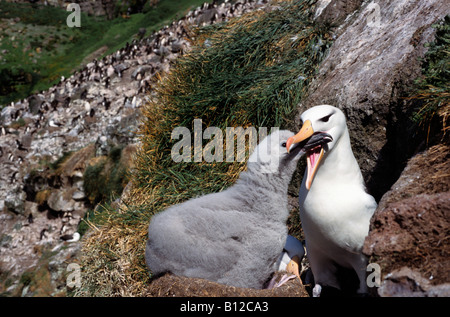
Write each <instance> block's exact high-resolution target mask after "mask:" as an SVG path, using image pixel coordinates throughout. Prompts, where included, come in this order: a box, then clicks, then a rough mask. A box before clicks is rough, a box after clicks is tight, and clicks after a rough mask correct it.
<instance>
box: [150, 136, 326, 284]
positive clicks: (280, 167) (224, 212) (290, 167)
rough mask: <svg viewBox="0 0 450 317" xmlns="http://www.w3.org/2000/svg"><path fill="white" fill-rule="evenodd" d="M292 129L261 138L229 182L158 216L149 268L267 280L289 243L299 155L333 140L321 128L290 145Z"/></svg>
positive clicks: (229, 279) (238, 280) (225, 280)
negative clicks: (291, 192)
mask: <svg viewBox="0 0 450 317" xmlns="http://www.w3.org/2000/svg"><path fill="white" fill-rule="evenodd" d="M293 135H294V133H292V132H290V131H284V130H283V131H276V132H273V133H271V134H270V135H269V136H268V137H266V138H265V139H264V140H263V141H261V143H260V144H259V145H258V146H257V147H256V148H255V150H254V152H253V153H252V155H251V156H250V157H249V162H248V163H247V170H246V171H244V172H242V173H241V174H240V176H239V179H238V180H237V181H236V183H235V184H234V185H233V186H231V187H229V188H228V189H226V190H224V191H222V192H219V193H212V194H209V195H205V196H201V197H198V198H194V199H191V200H188V201H186V202H184V203H181V204H178V205H174V206H171V207H169V208H168V209H166V210H164V211H162V212H161V213H159V214H157V215H155V216H153V217H152V219H151V221H150V225H149V228H148V241H147V246H146V250H145V260H146V263H147V265H148V267H149V269H150V270H151V271H152V272H153V273H154V274H156V275H158V274H161V273H164V272H167V271H169V272H172V273H173V274H175V275H182V276H187V277H197V278H204V279H208V280H211V281H215V282H219V283H222V284H227V285H232V286H238V287H251V288H262V287H263V286H264V285H265V283H266V282H268V280H269V279H270V277H271V275H272V273H273V272H275V270H276V264H277V260H278V258H279V256H280V254H281V253H282V250H283V247H284V246H285V243H286V238H287V228H286V221H287V218H288V215H289V211H288V208H287V190H288V185H289V182H290V180H291V177H292V174H293V172H294V171H295V169H296V165H297V162H298V160H299V158H300V157H301V156H302V155H303V154H304V153H305V151H306V149H309V148H312V147H315V146H318V145H320V144H322V142H328V141H330V140H331V139H330V138H329V136H328V135H326V134H321V135H317V136H314V137H313V138H311V139H309V140H308V141H307V142H302V143H301V144H298V145H296V146H294V147H293V148H291V149H290V153H288V152H287V149H286V141H287V139H288V138H289V137H291V136H293ZM305 143H306V144H305Z"/></svg>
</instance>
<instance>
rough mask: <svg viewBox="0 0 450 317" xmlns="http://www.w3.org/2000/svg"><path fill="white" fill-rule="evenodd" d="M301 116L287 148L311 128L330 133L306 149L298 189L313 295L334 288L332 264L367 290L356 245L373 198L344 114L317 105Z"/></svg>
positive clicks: (335, 278) (360, 241)
mask: <svg viewBox="0 0 450 317" xmlns="http://www.w3.org/2000/svg"><path fill="white" fill-rule="evenodd" d="M301 120H302V122H303V126H302V128H301V129H300V131H299V132H298V133H297V134H296V135H295V136H293V137H291V138H289V139H288V141H287V148H288V149H290V147H291V146H293V145H294V144H295V143H297V142H304V141H305V140H307V139H308V138H310V137H311V136H313V135H315V134H316V133H323V132H326V133H328V134H329V135H331V137H332V138H333V140H332V141H331V142H329V143H326V144H323V145H319V146H317V147H315V148H313V149H311V150H309V151H308V152H307V153H306V156H307V169H306V171H305V175H304V177H303V181H302V184H301V187H300V193H299V207H300V219H301V221H302V227H303V231H304V234H305V240H306V253H307V257H308V260H309V262H310V265H311V270H312V273H313V276H314V280H315V286H314V289H313V296H320V293H321V290H322V286H331V287H335V288H337V289H340V286H341V285H340V283H339V281H338V276H337V274H336V270H337V268H338V267H344V268H350V269H353V270H354V271H355V272H356V274H357V276H358V279H359V289H358V291H357V292H358V293H367V285H366V280H365V273H366V265H367V259H366V257H365V256H364V255H363V254H362V252H361V250H362V247H363V244H364V239H365V237H366V236H367V234H368V231H369V223H370V218H371V217H372V214H373V213H374V211H375V209H376V207H377V204H376V202H375V199H374V198H373V197H372V196H371V195H369V194H368V193H367V192H366V190H365V186H364V180H363V177H362V174H361V170H360V169H359V166H358V163H357V161H356V159H355V157H354V155H353V152H352V149H351V145H350V137H349V133H348V129H347V124H346V120H345V115H344V114H343V112H342V111H341V110H339V109H338V108H336V107H333V106H330V105H320V106H315V107H313V108H310V109H308V110H307V111H305V112H304V113H303V114H302V115H301Z"/></svg>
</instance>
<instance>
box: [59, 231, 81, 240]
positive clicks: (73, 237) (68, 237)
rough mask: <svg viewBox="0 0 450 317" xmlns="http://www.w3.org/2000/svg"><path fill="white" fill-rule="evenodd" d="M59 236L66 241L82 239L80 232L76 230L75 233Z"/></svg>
mask: <svg viewBox="0 0 450 317" xmlns="http://www.w3.org/2000/svg"><path fill="white" fill-rule="evenodd" d="M59 238H60V239H61V240H63V241H66V242H77V241H78V240H80V234H79V233H78V232H75V233H74V234H65V235H63V236H61V237H59Z"/></svg>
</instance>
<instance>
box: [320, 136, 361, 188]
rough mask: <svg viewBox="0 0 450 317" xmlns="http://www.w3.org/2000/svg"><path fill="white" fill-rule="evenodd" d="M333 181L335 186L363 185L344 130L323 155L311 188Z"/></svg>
mask: <svg viewBox="0 0 450 317" xmlns="http://www.w3.org/2000/svg"><path fill="white" fill-rule="evenodd" d="M333 179H336V180H337V181H336V184H338V183H340V184H343V183H344V184H359V185H363V184H364V180H363V177H362V174H361V170H360V169H359V165H358V162H357V161H356V159H355V156H354V155H353V151H352V147H351V144H350V137H349V134H348V129H345V131H344V132H343V134H342V136H341V137H340V138H339V139H338V140H337V143H336V144H335V145H334V147H333V148H332V149H331V150H330V151H329V152H327V153H325V155H324V157H323V159H322V161H321V162H320V165H319V167H318V169H317V173H316V175H315V176H314V179H313V182H312V185H311V188H313V187H315V186H314V185H316V186H318V187H320V185H319V184H320V183H322V182H327V183H330V182H332V181H333Z"/></svg>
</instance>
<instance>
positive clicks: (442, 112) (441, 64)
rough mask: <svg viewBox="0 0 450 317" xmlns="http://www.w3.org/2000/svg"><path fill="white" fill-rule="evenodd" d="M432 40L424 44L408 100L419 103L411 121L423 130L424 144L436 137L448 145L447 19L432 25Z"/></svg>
mask: <svg viewBox="0 0 450 317" xmlns="http://www.w3.org/2000/svg"><path fill="white" fill-rule="evenodd" d="M433 28H435V29H436V37H435V40H434V41H433V42H431V43H429V44H428V47H429V49H428V51H427V53H426V54H425V58H424V60H423V64H422V76H421V77H420V78H419V79H418V80H416V83H415V87H414V90H415V91H414V94H413V96H412V97H411V98H409V99H413V100H415V101H419V105H420V106H418V107H417V109H416V111H415V113H414V116H413V120H414V122H415V123H416V124H418V125H419V126H421V127H422V128H423V129H424V130H426V131H427V141H430V140H431V139H434V138H435V137H436V136H437V138H438V139H439V140H440V141H445V142H447V143H449V139H448V130H449V116H450V16H446V17H445V18H444V19H443V20H442V21H440V22H438V23H436V24H434V25H433Z"/></svg>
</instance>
